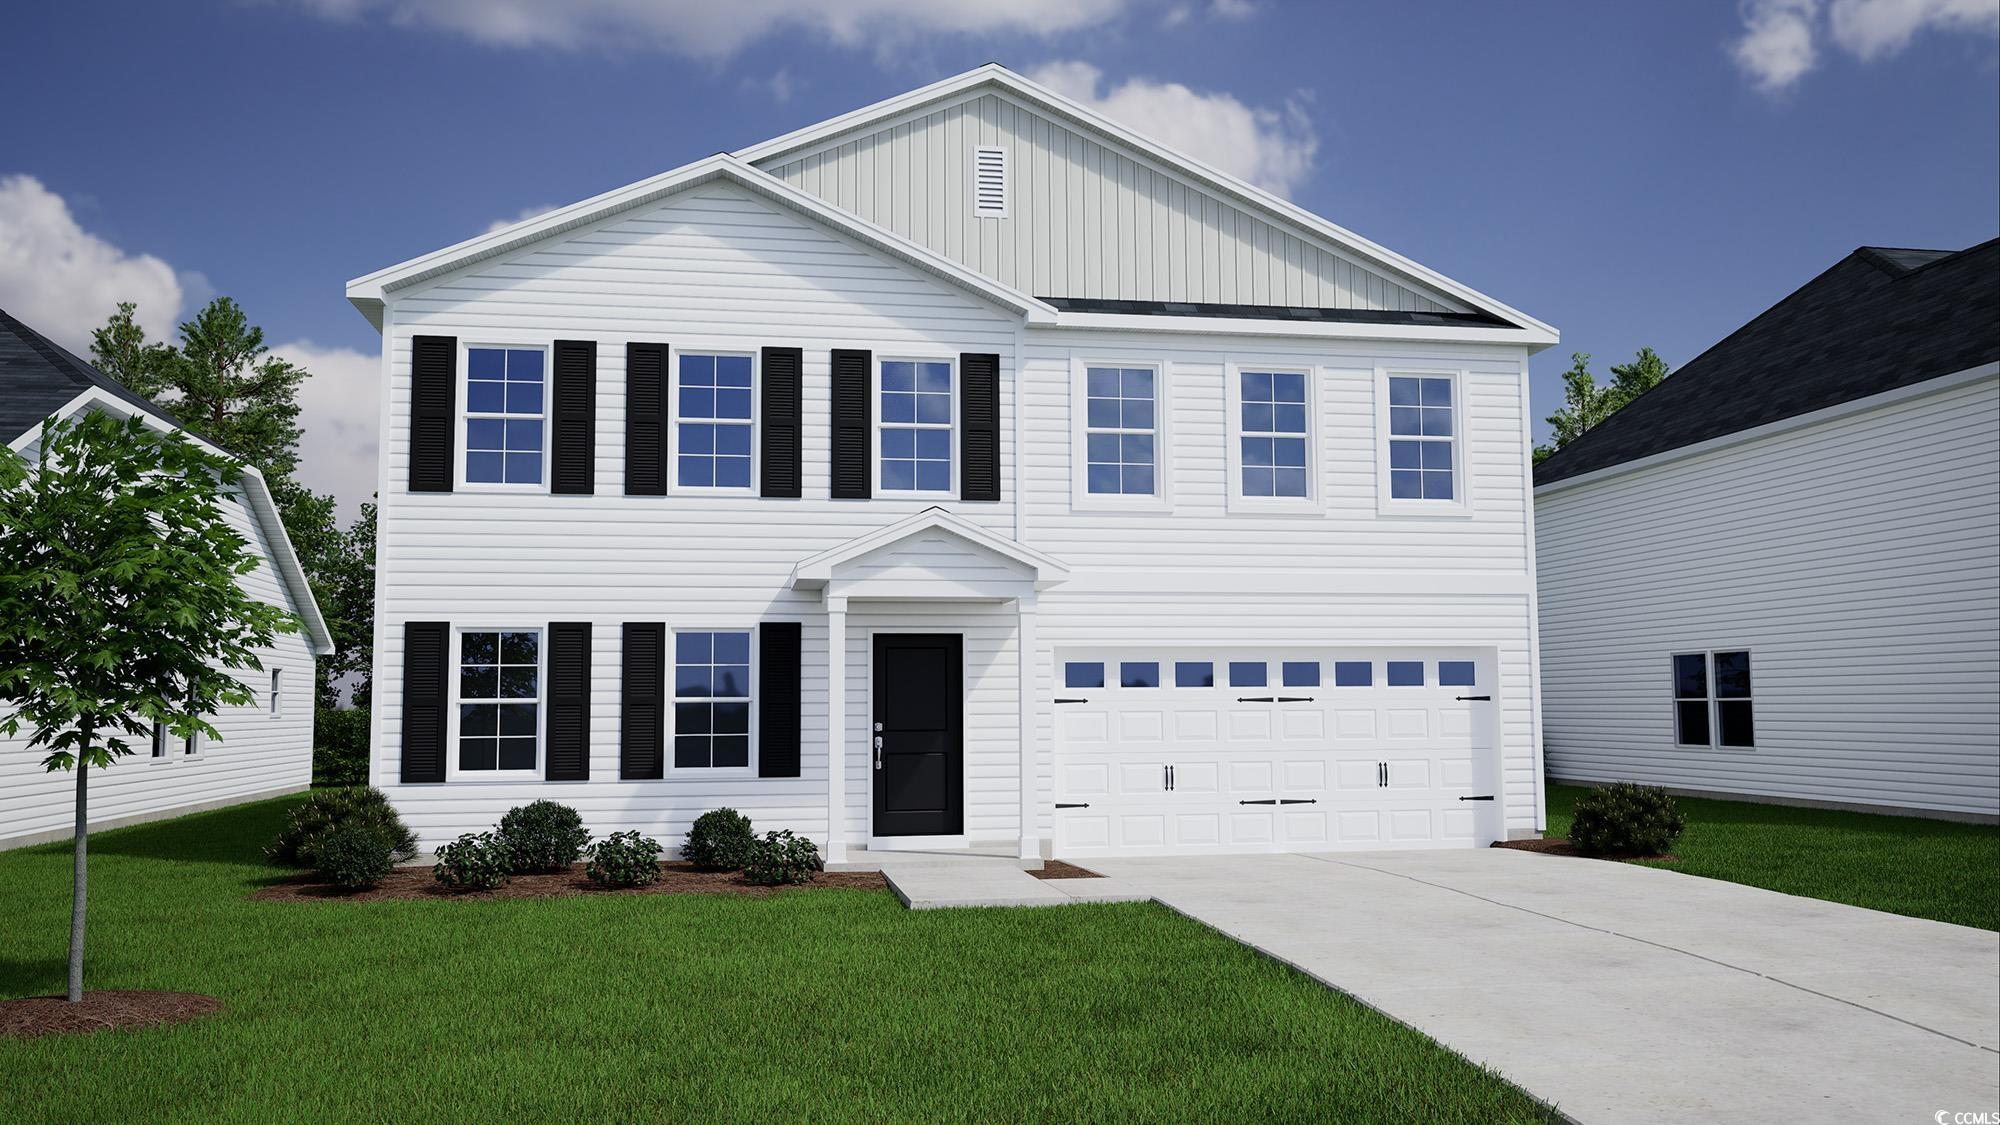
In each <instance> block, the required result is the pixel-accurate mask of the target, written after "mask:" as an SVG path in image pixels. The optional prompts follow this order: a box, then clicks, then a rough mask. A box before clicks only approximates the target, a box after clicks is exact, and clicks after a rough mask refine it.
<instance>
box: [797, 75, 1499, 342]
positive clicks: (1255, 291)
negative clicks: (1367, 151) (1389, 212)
mask: <svg viewBox="0 0 2000 1125" xmlns="http://www.w3.org/2000/svg"><path fill="white" fill-rule="evenodd" d="M981 146H985V147H996V148H1001V149H1004V150H1005V152H1006V157H1005V158H1004V159H1005V165H1006V175H1007V184H1008V193H1007V201H1006V215H1005V216H1004V217H1001V218H997V219H996V218H993V217H989V216H988V214H987V213H985V212H982V210H981V208H980V204H979V203H978V202H977V201H976V199H975V195H974V189H973V186H972V184H971V183H968V177H970V176H973V175H975V174H976V173H975V164H974V161H973V160H971V159H968V158H967V154H968V153H969V152H973V151H974V150H975V149H976V148H978V147H981ZM761 166H762V167H763V168H764V170H765V171H768V172H770V173H772V174H773V175H776V176H777V177H778V178H780V179H782V180H784V181H786V182H787V183H789V184H791V185H792V186H794V187H797V188H799V189H801V190H803V191H806V192H809V193H811V194H813V195H816V196H819V197H820V198H822V199H824V200H826V201H827V202H829V203H832V204H833V205H835V206H836V207H839V208H841V209H843V210H846V211H850V212H853V213H854V214H857V215H859V216H861V217H862V218H864V219H866V220H868V221H869V222H872V223H876V224H878V225H880V226H884V227H887V228H889V229H890V230H892V231H894V232H896V233H897V234H900V235H902V236H903V237H905V238H908V239H910V240H911V241H912V242H916V243H918V244H920V245H922V246H925V247H928V248H929V249H931V250H933V251H936V252H938V253H941V254H943V255H944V256H946V257H948V258H950V259H952V260H953V261H956V262H959V263H960V264H962V265H965V266H967V267H969V268H971V269H973V270H976V271H978V272H979V273H982V274H985V275H986V276H988V277H991V278H994V279H995V280H997V281H1000V282H1002V283H1003V284H1006V285H1009V286H1012V287H1014V288H1015V289H1019V290H1021V291H1023V292H1027V293H1032V294H1034V295H1035V296H1039V297H1096V298H1109V299H1117V300H1140V301H1144V300H1153V301H1196V302H1209V303H1222V304H1246V305H1287V306H1292V305H1296V306H1310V307H1315V308H1351V309H1389V310H1400V311H1409V312H1462V311H1465V310H1464V306H1463V305H1461V304H1459V303H1457V302H1455V301H1453V300H1451V299H1450V298H1448V297H1446V296H1444V295H1443V294H1438V293H1432V292H1428V291H1426V290H1424V289H1423V288H1422V287H1421V286H1418V285H1417V284H1416V283H1414V282H1404V281H1399V280H1396V279H1394V278H1391V277H1389V276H1388V275H1387V274H1385V273H1383V272H1381V271H1379V270H1376V269H1371V268H1369V267H1367V266H1364V265H1362V264H1361V263H1359V262H1357V261H1355V260H1354V259H1353V258H1351V257H1349V256H1347V255H1345V254H1342V253H1338V252H1336V251H1335V250H1333V249H1332V248H1331V247H1330V246H1327V245H1326V244H1324V243H1322V242H1320V241H1319V240H1318V239H1317V238H1316V237H1315V236H1313V235H1311V234H1309V233H1307V232H1306V231H1304V230H1302V229H1298V228H1295V227H1292V226H1290V225H1289V224H1285V223H1281V222H1277V221H1273V220H1269V219H1266V218H1262V217H1259V216H1258V215H1255V214H1252V213H1251V212H1249V211H1248V210H1245V209H1243V208H1241V207H1239V206H1237V205H1235V204H1233V203H1230V202H1227V201H1225V200H1223V199H1222V198H1220V197H1218V196H1216V195H1214V194H1211V193H1209V192H1207V191H1205V190H1203V189H1201V188H1199V187H1196V186H1195V185H1194V184H1193V183H1192V182H1191V181H1189V180H1187V179H1186V178H1184V177H1182V176H1180V175H1176V174H1174V173H1171V172H1169V171H1168V170H1167V169H1166V167H1165V166H1164V165H1161V164H1158V163H1156V162H1154V161H1151V160H1148V159H1145V158H1143V157H1141V156H1140V155H1139V154H1138V153H1134V152H1130V151H1127V150H1125V149H1124V148H1122V147H1121V146H1119V145H1117V144H1115V143H1114V142H1112V141H1111V140H1110V139H1109V138H1106V137H1099V136H1097V135H1095V134H1094V133H1087V132H1085V131H1084V130H1082V129H1081V128H1080V127H1079V128H1071V127H1069V126H1067V125H1064V124H1061V123H1059V122H1056V121H1054V120H1052V119H1050V118H1049V117H1047V116H1045V115H1043V114H1040V113H1037V112H1035V111H1034V110H1031V109H1029V108H1027V107H1026V106H1024V105H1021V104H1020V103H1018V102H1016V101H1014V100H1013V99H1012V98H1009V97H1007V96H1005V95H1002V94H997V93H985V94H981V95H977V96H974V97H970V98H967V99H963V100H960V101H957V102H954V103H951V104H947V105H943V106H940V107H938V108H936V109H933V110H929V111H926V112H924V113H921V114H918V115H916V116H914V117H910V118H907V119H904V120H901V121H896V122H888V123H882V124H879V125H876V126H873V127H870V128H868V129H866V131H864V132H860V133H856V134H850V135H847V136H842V137H836V138H833V139H832V140H831V141H829V142H828V143H826V144H823V145H819V146H816V147H815V148H814V149H813V150H811V151H809V152H807V153H804V154H802V155H797V156H790V157H785V158H783V162H782V163H774V162H773V161H768V160H767V161H764V162H761Z"/></svg>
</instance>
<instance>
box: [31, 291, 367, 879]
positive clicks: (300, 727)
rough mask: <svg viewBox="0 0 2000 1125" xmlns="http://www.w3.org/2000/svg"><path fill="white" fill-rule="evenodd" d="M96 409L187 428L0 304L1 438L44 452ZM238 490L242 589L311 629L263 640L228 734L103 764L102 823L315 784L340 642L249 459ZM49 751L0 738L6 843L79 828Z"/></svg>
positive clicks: (65, 778)
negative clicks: (47, 428) (46, 764)
mask: <svg viewBox="0 0 2000 1125" xmlns="http://www.w3.org/2000/svg"><path fill="white" fill-rule="evenodd" d="M86 410H97V411H101V412H103V413H106V414H111V415H113V416H115V417H119V418H129V417H131V416H133V415H135V414H136V415H139V416H141V417H143V418H144V419H145V420H146V422H147V423H148V424H149V425H151V426H152V427H154V428H155V429H157V430H159V431H161V432H163V433H164V432H168V431H171V430H173V429H175V428H176V426H175V423H174V421H173V419H172V418H170V417H168V416H167V414H166V413H165V412H164V411H163V410H161V409H160V408H159V407H158V406H155V405H154V404H152V403H150V402H148V401H146V400H145V399H144V398H141V397H140V396H138V395H136V394H134V393H132V392H131V391H130V390H128V389H126V388H125V387H123V386H121V385H119V384H118V383H116V382H114V381H112V380H111V379H109V378H107V377H105V375H104V374H103V373H102V372H100V371H98V370H97V369H96V368H94V367H92V366H91V365H89V364H88V363H85V362H84V361H82V360H81V359H78V358H77V357H76V356H74V355H72V354H70V353H69V352H68V351H66V350H64V349H63V348H62V347H60V346H58V345H57V344H55V343H53V342H51V341H50V340H49V339H48V338H47V337H45V336H43V335H42V334H41V333H39V332H36V331H35V330H34V329H32V328H29V327H28V326H27V325H25V324H22V323H21V322H20V321H18V320H16V319H14V318H13V317H12V316H9V315H8V314H7V313H6V312H5V311H4V310H0V437H4V438H5V440H6V441H7V444H8V449H9V450H11V451H12V452H13V453H14V454H16V455H18V456H22V457H27V458H33V457H34V456H35V455H36V442H37V441H38V440H39V439H40V436H41V428H42V422H43V421H44V420H45V419H47V418H50V417H57V418H69V417H73V416H75V415H77V414H80V413H82V412H83V411H86ZM195 440H197V441H199V440H200V439H199V438H197V439H195ZM236 492H237V495H236V496H235V498H234V499H232V500H231V501H229V502H228V513H227V514H228V517H229V522H230V524H231V526H233V527H234V528H235V529H236V530H237V532H238V533H239V534H241V535H242V536H243V537H244V538H245V539H247V540H249V541H250V543H251V544H252V545H253V546H254V547H255V549H256V551H257V552H258V554H259V555H260V556H261V561H260V562H259V563H258V565H257V569H256V570H254V571H252V572H250V573H249V574H246V575H244V576H243V578H242V582H243V588H244V589H245V590H247V591H248V592H249V593H250V594H251V595H253V596H255V597H257V598H259V599H261V600H263V601H265V602H268V603H270V604H272V605H276V606H282V607H283V608H284V609H286V610H287V611H289V612H291V613H293V614H295V615H297V616H298V617H299V618H300V620H301V621H302V622H304V629H303V631H301V632H298V633H291V634H287V635H283V636H280V637H279V638H278V639H277V641H276V642H275V643H274V644H273V645H272V646H271V647H270V648H268V649H264V650H260V652H259V653H258V656H259V658H260V659H261V660H262V661H263V664H264V670H263V671H261V672H245V673H244V676H245V683H246V684H247V686H249V687H250V689H251V690H252V691H253V692H254V693H255V695H256V702H254V703H252V704H250V705H248V706H243V707H230V708H228V709H227V710H225V711H223V712H222V713H221V714H218V715H213V716H210V717H209V722H210V723H211V724H212V725H213V726H214V727H215V729H216V731H217V732H218V733H220V734H221V735H222V738H221V740H220V741H213V740H210V739H208V738H202V737H198V738H192V739H181V738H177V737H174V736H173V735H171V734H170V733H167V732H164V731H155V733H154V735H153V737H152V739H151V740H150V742H148V741H147V740H145V739H141V740H139V744H138V745H136V746H134V747H133V751H134V752H133V754H132V755H131V756H129V757H124V758H120V759H118V761H117V762H116V763H115V764H114V765H112V766H111V768H109V769H105V770H96V771H93V772H92V774H91V778H90V812H91V819H90V826H91V828H92V829H100V828H115V827H117V826H118V825H121V824H136V823H139V822H141V821H147V820H158V819H160V818H162V817H168V816H177V815H179V814H181V813H186V812H193V811H195V810H197V809H208V808H216V807H218V806H221V805H230V804H236V803H238V802H241V801H251V800H256V799H258V798H261V797H273V796H277V795H279V794H282V793H295V792H298V791H299V790H302V789H304V788H306V787H307V786H308V785H310V784H311V783H312V741H313V739H312V735H313V659H314V657H315V656H316V655H325V654H326V653H329V652H332V651H333V640H332V637H331V636H330V635H329V634H328V633H327V629H326V624H325V622H324V621H322V620H321V619H320V615H319V608H318V607H317V606H316V605H315V604H314V603H313V597H312V591H311V590H310V589H309V588H308V587H307V586H306V579H305V574H304V572H303V571H301V570H300V569H299V564H298V560H297V558H295V557H294V556H293V554H292V545H291V542H290V541H289V540H288V539H287V538H286V537H285V528H284V525H283V524H282V523H280V522H279V520H278V510H277V507H276V506H275V505H274V504H273V503H272V502H271V494H270V492H269V491H268V490H267V489H266V488H265V486H264V478H263V476H262V475H261V474H260V473H259V472H258V471H257V470H256V469H255V468H247V469H246V470H245V471H244V474H243V477H242V480H241V481H240V483H239V486H238V488H237V490H236ZM4 713H5V712H4V708H0V715H3V714H4ZM128 741H129V738H128ZM47 753H48V751H47V749H46V748H39V747H38V748H30V747H29V745H28V738H27V735H26V734H25V733H23V734H22V735H20V736H18V737H15V738H5V737H0V848H9V847H18V846H21V845H23V844H32V843H40V842H42V841H45V840H55V839H66V838H68V837H69V835H70V833H71V832H72V830H73V829H74V827H75V823H76V821H75V815H76V778H75V775H73V774H71V773H68V772H65V771H57V772H55V773H50V772H48V771H47V770H44V769H43V768H42V758H43V757H44V756H46V755H47Z"/></svg>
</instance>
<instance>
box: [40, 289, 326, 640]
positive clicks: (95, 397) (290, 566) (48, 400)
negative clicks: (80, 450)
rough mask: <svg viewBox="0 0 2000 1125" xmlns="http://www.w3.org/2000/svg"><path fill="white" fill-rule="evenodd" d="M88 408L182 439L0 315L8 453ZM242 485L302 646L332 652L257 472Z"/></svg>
mask: <svg viewBox="0 0 2000 1125" xmlns="http://www.w3.org/2000/svg"><path fill="white" fill-rule="evenodd" d="M90 408H95V409H98V410H103V411H105V412H107V413H110V414H113V415H116V416H119V417H130V416H132V415H138V416H139V417H141V418H143V419H145V420H146V422H147V424H149V425H151V426H152V427H153V428H154V429H156V430H160V431H162V432H166V431H169V430H180V431H182V432H183V433H185V432H186V430H185V429H184V427H182V426H181V425H180V423H178V422H175V421H174V420H173V418H171V417H169V416H168V414H167V412H166V411H165V410H162V409H160V407H159V406H158V405H157V404H155V403H153V402H152V401H150V400H148V399H146V398H145V397H143V396H141V395H140V394H138V393H137V392H135V391H133V390H132V389H131V388H129V387H126V386H125V385H124V384H122V383H120V382H118V381H117V380H116V379H113V378H111V377H110V376H109V375H106V374H104V373H103V372H102V371H99V370H98V369H97V368H95V367H92V366H91V365H90V364H88V363H85V362H84V361H82V360H81V359H78V358H77V357H76V356H75V355H74V354H72V353H71V352H70V351H69V350H68V349H66V348H64V347H63V346H62V345H60V344H57V343H55V342H54V341H52V340H50V339H49V338H48V337H46V336H44V335H42V334H41V333H39V332H37V331H35V330H34V329H32V328H30V327H28V326H27V325H25V324H23V323H21V322H20V321H19V320H17V319H15V318H14V317H13V316H12V315H11V314H9V313H8V312H7V311H6V310H4V309H0V440H4V441H5V443H6V445H7V447H8V449H9V450H11V451H13V452H15V453H19V452H21V451H22V450H24V449H26V448H27V447H28V446H29V445H30V444H32V443H33V442H34V441H35V439H36V438H37V437H39V436H40V434H41V426H42V423H43V422H44V421H46V420H48V419H49V418H50V417H52V416H63V417H67V416H69V415H71V414H74V413H76V412H77V411H79V410H84V409H90ZM188 438H189V440H191V441H193V442H194V443H196V444H197V445H200V446H201V447H202V448H204V449H207V450H208V451H210V452H212V453H222V450H219V449H217V448H216V447H215V446H213V445H211V444H209V443H208V442H206V441H204V440H202V438H201V437H200V436H198V435H195V434H191V433H190V434H188ZM224 456H227V454H224ZM239 480H240V484H241V486H242V489H243V497H244V502H245V506H246V507H247V508H248V509H249V511H250V513H251V517H252V518H253V519H255V520H256V521H257V525H258V527H259V528H260V529H261V530H262V531H263V533H264V540H265V542H267V543H269V544H270V545H271V564H272V569H273V570H275V571H276V572H277V574H278V579H279V581H281V582H283V583H284V584H285V588H286V590H287V591H288V592H289V593H290V594H291V595H292V603H293V604H294V605H295V606H297V607H298V611H299V620H300V621H301V622H302V623H303V624H304V627H305V635H306V641H307V643H308V644H310V645H311V646H312V650H313V652H314V653H315V654H317V655H320V656H325V655H327V654H328V653H331V652H332V651H333V634H332V632H331V631H329V630H328V629H327V627H326V619H325V618H324V617H322V616H321V615H320V612H319V603H318V602H317V601H316V600H314V598H313V593H312V585H311V584H310V583H309V582H307V581H306V575H305V568H304V567H302V566H300V565H299V559H298V554H297V553H296V552H295V551H293V549H292V540H291V537H290V536H289V535H287V534H286V533H285V524H284V520H283V519H282V518H281V517H280V516H279V514H278V505H277V501H276V500H274V499H273V498H272V496H271V489H270V486H269V485H268V484H266V483H265V481H264V474H263V473H262V472H261V471H260V470H259V469H258V468H257V467H256V466H255V465H245V466H244V467H243V474H242V476H241V477H240V478H239Z"/></svg>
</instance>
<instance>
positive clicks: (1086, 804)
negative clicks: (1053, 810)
mask: <svg viewBox="0 0 2000 1125" xmlns="http://www.w3.org/2000/svg"><path fill="white" fill-rule="evenodd" d="M1056 807H1057V808H1059V809H1087V808H1089V807H1090V804H1089V802H1085V803H1083V804H1080V805H1066V804H1064V803H1062V802H1061V801H1057V802H1056Z"/></svg>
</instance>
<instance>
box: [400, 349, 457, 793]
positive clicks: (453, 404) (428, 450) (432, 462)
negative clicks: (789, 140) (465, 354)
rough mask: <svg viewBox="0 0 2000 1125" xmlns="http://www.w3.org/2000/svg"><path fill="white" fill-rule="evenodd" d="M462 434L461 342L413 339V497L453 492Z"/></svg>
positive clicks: (411, 469) (411, 435)
mask: <svg viewBox="0 0 2000 1125" xmlns="http://www.w3.org/2000/svg"><path fill="white" fill-rule="evenodd" d="M457 430H458V337H456V336H417V337H413V338H412V339H411V340H410V491H411V492H450V491H451V480H452V476H453V475H454V474H453V473H452V464H451V462H452V445H453V438H454V437H455V436H456V434H457ZM438 780H439V781H442V780H444V779H443V778H442V777H440V778H438Z"/></svg>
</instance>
